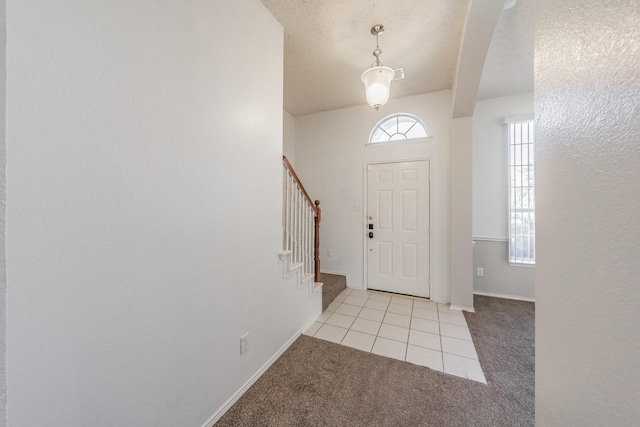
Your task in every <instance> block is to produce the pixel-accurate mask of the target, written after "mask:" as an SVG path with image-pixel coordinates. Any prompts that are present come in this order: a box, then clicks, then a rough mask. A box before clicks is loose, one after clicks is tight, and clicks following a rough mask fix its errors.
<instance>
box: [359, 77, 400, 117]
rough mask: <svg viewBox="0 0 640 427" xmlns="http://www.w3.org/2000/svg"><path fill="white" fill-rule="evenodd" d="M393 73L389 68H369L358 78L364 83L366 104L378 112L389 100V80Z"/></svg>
mask: <svg viewBox="0 0 640 427" xmlns="http://www.w3.org/2000/svg"><path fill="white" fill-rule="evenodd" d="M394 75H395V72H394V71H393V70H392V69H391V68H389V67H371V68H369V69H368V70H367V71H365V72H364V73H362V76H361V77H360V80H362V83H364V90H365V93H366V95H367V103H368V104H369V105H371V106H372V107H373V108H375V109H376V110H379V109H380V107H382V106H383V105H384V104H386V102H387V101H388V100H389V92H390V89H391V80H393V77H394Z"/></svg>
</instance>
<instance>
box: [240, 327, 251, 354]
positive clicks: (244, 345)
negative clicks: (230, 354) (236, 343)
mask: <svg viewBox="0 0 640 427" xmlns="http://www.w3.org/2000/svg"><path fill="white" fill-rule="evenodd" d="M247 350H249V332H247V333H246V334H244V335H243V336H241V337H240V354H245V353H246V352H247Z"/></svg>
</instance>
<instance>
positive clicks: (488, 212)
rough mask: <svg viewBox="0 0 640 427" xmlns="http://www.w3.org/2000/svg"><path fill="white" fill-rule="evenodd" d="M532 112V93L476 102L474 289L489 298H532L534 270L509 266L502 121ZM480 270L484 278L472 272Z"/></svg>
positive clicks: (505, 147) (506, 186)
mask: <svg viewBox="0 0 640 427" xmlns="http://www.w3.org/2000/svg"><path fill="white" fill-rule="evenodd" d="M526 114H533V93H524V94H519V95H513V96H505V97H500V98H493V99H488V100H484V101H478V102H477V103H476V109H475V113H474V116H473V239H474V240H475V241H476V244H475V245H474V248H473V253H474V259H473V274H474V278H473V288H474V291H475V292H479V293H482V294H487V295H500V296H511V297H516V298H525V299H533V298H534V295H535V292H534V272H535V270H534V268H531V267H519V266H510V265H509V262H508V247H509V243H508V238H509V220H508V215H507V213H508V208H509V202H508V167H507V151H508V150H507V147H508V144H509V140H508V136H507V130H506V125H503V124H502V120H503V119H504V118H505V117H513V116H520V115H526ZM478 267H482V268H483V269H484V276H482V277H481V276H478V275H477V274H476V272H477V268H478Z"/></svg>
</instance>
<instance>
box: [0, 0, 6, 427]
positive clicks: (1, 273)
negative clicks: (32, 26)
mask: <svg viewBox="0 0 640 427" xmlns="http://www.w3.org/2000/svg"><path fill="white" fill-rule="evenodd" d="M6 11H7V8H6V2H5V0H0V426H3V427H4V426H6V425H7V412H6V410H7V376H6V354H7V353H6V338H7V337H6V328H7V312H6V296H7V270H6V247H5V236H6V228H5V224H6V213H7V211H6V195H7V193H6V190H7V183H6V138H5V136H6V131H7V126H6V113H7V110H6V106H7V86H6V83H7V33H6V23H7V14H6Z"/></svg>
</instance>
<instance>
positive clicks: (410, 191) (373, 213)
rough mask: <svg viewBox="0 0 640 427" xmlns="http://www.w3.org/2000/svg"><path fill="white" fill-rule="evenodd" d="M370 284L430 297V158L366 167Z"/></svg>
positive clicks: (384, 289) (402, 292)
mask: <svg viewBox="0 0 640 427" xmlns="http://www.w3.org/2000/svg"><path fill="white" fill-rule="evenodd" d="M367 219H368V220H367V225H366V227H367V229H366V230H365V233H366V236H365V239H366V240H367V281H368V283H367V288H368V289H377V290H381V291H388V292H395V293H399V294H406V295H414V296H420V297H425V298H428V297H429V223H430V221H429V161H427V160H422V161H415V162H403V163H385V164H376V165H369V166H368V167H367Z"/></svg>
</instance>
